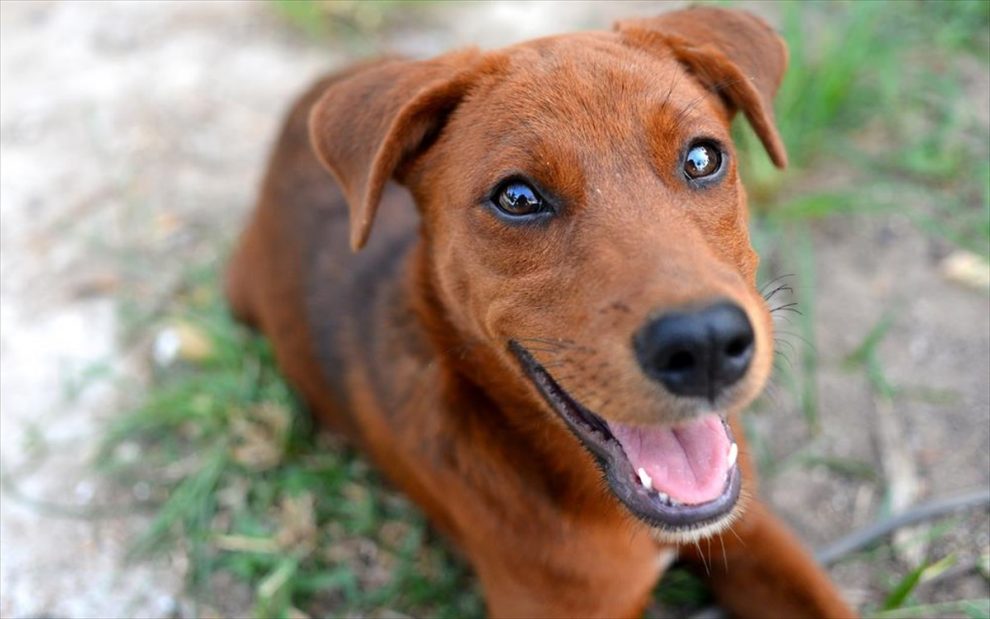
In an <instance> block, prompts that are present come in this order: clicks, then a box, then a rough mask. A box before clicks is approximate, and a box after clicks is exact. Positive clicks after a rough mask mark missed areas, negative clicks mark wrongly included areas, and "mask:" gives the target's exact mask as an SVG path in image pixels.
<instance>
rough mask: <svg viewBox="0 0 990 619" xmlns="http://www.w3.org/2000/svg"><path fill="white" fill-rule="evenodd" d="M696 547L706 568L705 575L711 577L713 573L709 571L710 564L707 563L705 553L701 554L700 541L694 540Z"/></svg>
mask: <svg viewBox="0 0 990 619" xmlns="http://www.w3.org/2000/svg"><path fill="white" fill-rule="evenodd" d="M694 547H695V548H697V549H698V556H699V557H701V564H702V565H704V566H705V574H707V575H708V576H711V575H712V573H711V571H709V569H708V562H707V561H705V553H703V552H701V544H699V543H698V540H694Z"/></svg>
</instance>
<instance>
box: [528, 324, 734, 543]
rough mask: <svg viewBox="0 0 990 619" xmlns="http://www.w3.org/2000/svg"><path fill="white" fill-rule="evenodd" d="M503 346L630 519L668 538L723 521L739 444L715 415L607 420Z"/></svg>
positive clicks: (535, 364) (531, 359)
mask: <svg viewBox="0 0 990 619" xmlns="http://www.w3.org/2000/svg"><path fill="white" fill-rule="evenodd" d="M509 349H510V350H511V351H512V352H513V353H514V354H515V355H516V357H517V358H518V359H519V361H520V363H521V364H522V367H523V370H524V371H525V373H526V375H527V376H529V378H530V380H532V381H533V383H534V384H535V385H536V387H537V389H538V390H539V392H540V393H541V394H542V395H543V398H544V399H545V400H546V401H547V402H548V403H549V404H550V407H551V408H553V409H554V411H556V412H557V414H558V415H559V416H560V417H561V419H563V420H564V422H565V423H566V424H567V427H568V428H570V430H571V432H573V433H574V435H575V436H577V438H578V439H579V440H580V442H581V443H582V444H583V445H584V446H585V448H587V449H588V451H590V452H591V454H592V455H593V456H594V457H595V459H596V460H597V461H598V464H599V466H600V467H601V468H602V470H603V472H604V473H605V477H606V480H607V481H608V484H609V487H610V488H611V489H612V492H613V493H614V494H615V496H616V497H617V498H618V499H619V500H620V501H622V503H623V504H624V505H625V506H626V507H627V508H628V509H629V511H630V512H632V513H633V514H634V515H635V516H637V517H638V518H640V519H641V520H643V521H645V522H646V523H647V524H650V525H652V526H654V527H657V528H659V529H661V530H663V531H665V532H668V533H673V534H677V533H683V532H695V533H698V532H701V533H703V532H704V531H705V530H708V529H710V528H713V527H715V528H717V527H718V526H719V525H721V524H722V523H724V522H728V521H729V519H730V518H731V517H732V510H733V508H734V507H735V505H736V503H737V502H738V500H739V488H740V474H739V468H738V466H737V464H736V458H737V456H738V447H737V446H736V443H735V442H734V441H733V440H732V433H731V431H730V429H729V426H728V424H726V423H725V421H724V420H723V419H722V418H721V417H719V416H718V415H716V414H708V415H704V416H701V417H698V418H696V419H694V420H692V421H690V422H688V423H684V424H679V425H677V426H646V425H637V426H633V425H626V424H620V423H617V422H612V421H606V420H605V419H602V418H601V417H599V416H598V415H596V414H595V413H593V412H591V411H590V410H588V409H587V408H585V407H584V406H582V405H581V404H580V403H579V402H577V401H576V400H574V398H572V397H571V396H570V395H568V393H567V392H566V391H565V390H564V389H563V388H562V387H561V386H560V385H559V384H557V382H556V381H555V380H554V379H553V377H552V376H551V375H550V373H549V372H547V371H546V369H544V368H543V366H542V365H540V363H539V362H537V361H536V359H535V358H534V357H533V356H532V355H531V354H530V353H529V351H527V350H526V349H525V348H524V347H523V346H522V345H520V344H519V343H518V342H516V341H510V342H509Z"/></svg>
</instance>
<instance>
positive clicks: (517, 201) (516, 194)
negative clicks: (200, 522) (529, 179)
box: [493, 181, 546, 217]
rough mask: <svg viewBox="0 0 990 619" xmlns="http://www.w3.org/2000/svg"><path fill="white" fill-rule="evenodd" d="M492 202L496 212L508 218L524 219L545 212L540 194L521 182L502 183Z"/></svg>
mask: <svg viewBox="0 0 990 619" xmlns="http://www.w3.org/2000/svg"><path fill="white" fill-rule="evenodd" d="M493 201H494V202H495V206H496V207H498V210H500V211H501V212H502V213H504V214H506V215H508V216H510V217H525V216H526V215H535V214H536V213H541V212H543V211H545V210H546V202H545V201H544V200H543V198H542V197H541V196H540V194H539V193H537V192H536V190H535V189H533V188H532V187H530V186H529V185H527V184H526V183H524V182H522V181H509V182H507V183H503V184H502V185H501V186H500V187H499V188H498V190H497V191H496V192H495V196H494V200H493Z"/></svg>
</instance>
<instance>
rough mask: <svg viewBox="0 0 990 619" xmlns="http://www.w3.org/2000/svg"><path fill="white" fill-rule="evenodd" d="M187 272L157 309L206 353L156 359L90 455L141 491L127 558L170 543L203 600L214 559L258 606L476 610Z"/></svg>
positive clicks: (443, 556)
mask: <svg viewBox="0 0 990 619" xmlns="http://www.w3.org/2000/svg"><path fill="white" fill-rule="evenodd" d="M194 279H200V280H202V281H201V283H199V284H198V285H194V286H191V287H190V290H189V292H188V293H187V294H185V295H183V297H181V298H180V299H178V301H177V303H176V304H175V306H174V307H173V308H172V309H171V310H170V311H168V312H166V314H167V315H166V317H165V318H164V319H163V321H164V323H166V324H171V325H176V324H181V325H183V326H184V328H186V329H191V330H195V331H196V332H197V333H200V334H201V335H202V336H204V337H205V339H206V341H208V342H209V349H210V353H209V355H208V356H206V357H205V358H202V359H199V360H197V361H190V362H179V363H177V364H176V365H174V366H172V367H169V368H168V369H166V370H163V371H160V372H159V374H158V375H157V376H156V377H155V383H154V386H153V387H152V389H151V390H150V391H149V393H148V395H147V398H146V400H145V401H144V402H143V403H142V404H141V405H140V406H139V407H137V408H136V409H135V410H134V411H131V412H130V413H129V414H127V415H124V416H122V417H120V418H119V419H118V420H117V421H116V422H115V423H114V424H113V425H112V426H111V427H110V428H109V429H108V431H107V436H106V441H105V444H104V446H103V450H102V455H101V457H100V459H99V467H100V470H101V471H102V472H103V474H105V475H109V476H111V477H113V478H115V479H117V480H118V481H119V482H120V483H121V484H124V485H128V486H133V485H134V484H136V483H142V484H145V486H146V487H147V488H148V491H147V494H149V495H150V496H151V498H152V501H153V502H155V517H154V519H153V521H152V522H151V525H150V526H149V527H148V529H147V530H146V531H145V532H144V534H143V535H142V536H141V537H140V538H139V539H137V540H136V541H135V544H134V549H133V556H134V558H138V557H143V556H148V555H154V554H155V553H158V552H161V551H164V550H167V549H174V548H176V547H178V548H183V549H184V550H185V552H186V554H187V555H188V558H189V565H190V570H189V579H190V585H191V588H192V590H193V591H194V592H195V593H196V594H197V599H199V600H201V601H203V602H204V603H205V604H207V605H211V604H212V603H213V602H212V600H215V599H216V598H215V592H213V591H211V587H210V582H211V579H212V578H213V575H214V574H215V573H217V572H226V573H228V574H229V575H232V576H233V577H234V578H235V579H236V580H238V581H240V582H243V583H245V584H246V585H247V586H249V587H250V588H251V589H252V591H253V597H254V599H255V613H256V614H257V615H258V616H265V617H268V616H289V615H290V614H291V612H292V610H293V609H302V610H304V611H305V612H309V613H315V614H319V615H340V614H345V613H357V614H362V615H364V614H368V613H372V612H378V611H384V610H386V609H387V610H394V611H400V612H403V613H406V614H412V615H419V616H438V617H465V616H480V615H481V614H482V608H481V602H480V598H479V597H478V594H477V592H476V590H475V587H474V584H473V580H472V579H471V577H470V576H469V575H468V573H467V571H466V569H465V568H464V566H463V564H462V563H461V562H460V561H459V560H457V559H455V558H454V557H453V555H452V554H451V553H450V552H449V551H448V550H447V548H446V546H445V545H444V544H443V543H441V542H440V541H438V540H435V539H432V538H431V535H430V533H429V532H428V529H427V528H426V524H425V522H424V520H423V518H422V516H421V515H420V514H419V512H418V511H417V510H416V509H415V508H414V507H413V506H411V505H410V504H409V503H408V501H406V500H405V499H404V498H402V497H401V496H399V495H397V494H396V493H394V492H392V491H391V490H389V489H388V488H387V487H386V486H385V484H383V483H382V480H381V479H380V478H379V477H378V476H377V475H376V474H375V473H374V471H372V470H371V469H370V468H369V467H368V466H367V465H366V464H365V462H364V461H363V460H362V459H361V458H360V457H359V456H357V455H356V454H354V453H353V452H352V451H351V450H349V449H347V448H346V447H345V446H343V445H338V444H335V443H332V442H328V439H327V437H321V436H317V435H315V434H314V432H313V431H312V430H313V429H312V427H311V425H310V423H309V421H308V418H307V416H306V415H305V413H304V412H303V411H302V410H301V407H300V406H299V404H298V402H296V401H295V400H294V398H293V397H292V395H291V393H290V391H289V389H288V387H287V386H286V384H285V383H284V382H283V380H282V379H281V377H280V376H279V374H278V372H277V369H276V367H275V364H274V360H273V358H272V353H271V349H270V347H269V346H268V344H267V343H266V342H265V341H264V340H263V339H262V338H261V337H259V336H257V335H255V334H253V333H250V332H248V331H247V330H246V329H244V328H243V327H241V326H239V325H237V324H235V323H234V322H233V320H232V319H231V318H230V317H229V314H228V312H227V309H226V307H225V306H224V305H223V303H222V302H221V301H220V299H219V298H218V295H217V286H216V285H214V284H213V281H214V279H215V278H214V277H212V273H211V272H210V271H209V270H205V271H200V272H199V273H198V274H197V275H196V276H195V277H194ZM135 454H140V457H139V458H136V457H135Z"/></svg>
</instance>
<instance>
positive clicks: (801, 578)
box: [227, 9, 853, 617]
mask: <svg viewBox="0 0 990 619" xmlns="http://www.w3.org/2000/svg"><path fill="white" fill-rule="evenodd" d="M785 65H786V50H785V48H784V46H783V44H782V43H781V41H780V39H779V38H778V37H777V36H776V34H774V33H773V31H772V30H770V29H769V28H768V27H767V26H766V25H765V24H764V23H763V22H761V21H760V20H758V19H757V18H754V17H752V16H749V15H746V14H744V13H739V12H734V11H727V10H722V9H690V10H685V11H678V12H674V13H668V14H665V15H661V16H660V17H657V18H653V19H643V20H632V21H629V22H623V23H620V24H618V25H617V26H616V29H615V30H614V31H613V32H598V33H583V34H575V35H568V36H560V37H552V38H546V39H540V40H536V41H531V42H528V43H523V44H520V45H516V46H513V47H509V48H505V49H502V50H497V51H493V52H488V53H481V52H478V51H475V50H468V51H463V52H456V53H451V54H447V55H444V56H440V57H438V58H436V59H433V60H427V61H418V62H417V61H409V60H403V59H387V60H381V61H376V62H371V63H367V64H364V65H359V66H357V67H354V68H352V69H350V70H347V71H344V72H342V73H338V74H335V75H332V76H329V77H327V78H324V79H323V80H321V81H320V82H318V83H317V84H316V85H315V86H314V87H312V88H311V89H310V90H309V91H308V92H307V93H306V94H305V95H304V96H303V97H302V98H301V99H300V100H299V101H298V102H297V103H296V105H295V106H294V107H293V109H292V111H291V113H290V115H289V118H288V120H287V123H286V125H285V128H284V130H283V133H282V135H281V137H280V139H279V141H278V144H277V145H276V147H275V149H274V152H273V155H272V158H271V161H270V166H269V169H268V173H267V175H266V177H265V180H264V184H263V187H262V190H261V195H260V198H259V202H258V207H257V209H256V211H255V213H254V216H253V219H252V221H251V223H250V225H249V226H248V229H247V231H246V232H245V234H244V236H243V238H242V240H241V243H240V246H239V248H238V250H237V252H236V254H235V256H234V258H233V261H232V263H231V266H230V269H229V272H228V277H227V295H228V298H229V300H230V304H231V306H232V308H233V311H234V312H235V314H236V315H237V316H238V317H239V318H241V319H242V320H244V321H246V322H248V323H250V324H252V325H255V326H257V327H258V328H259V329H260V330H262V331H263V332H264V333H266V334H267V335H268V337H269V338H270V339H271V340H272V342H273V344H274V347H275V352H276V356H277V359H278V363H279V365H280V367H281V369H282V371H283V372H284V374H285V375H286V377H287V378H288V380H289V381H290V382H291V383H292V384H293V385H294V386H295V387H296V388H297V389H298V390H299V392H300V393H301V394H302V396H303V397H304V398H305V400H306V401H307V403H308V404H309V405H310V406H311V408H312V410H313V411H314V413H315V414H316V416H317V417H318V418H319V419H320V420H321V421H322V422H323V423H324V424H325V425H326V426H327V427H329V428H331V429H333V430H335V431H338V432H341V433H343V434H345V435H346V436H348V437H350V438H351V439H352V440H353V441H355V442H356V443H357V444H358V445H359V446H360V447H361V448H362V449H364V450H365V451H366V452H367V453H368V455H369V456H370V457H371V458H372V459H373V460H374V462H375V463H376V464H377V465H378V466H379V467H380V468H381V469H382V470H383V471H384V472H385V473H386V474H387V475H388V477H389V478H390V479H391V480H392V481H393V482H394V483H395V484H396V485H398V486H399V487H400V488H402V489H403V490H404V491H406V492H407V493H408V494H409V495H410V496H411V497H412V498H413V499H414V500H416V501H417V502H418V503H419V504H420V505H421V506H422V508H423V509H424V510H425V511H426V512H427V514H428V515H429V516H430V518H431V519H432V520H433V522H434V523H435V524H436V526H437V527H439V528H440V529H441V530H442V531H443V532H445V533H446V534H447V535H449V536H450V537H451V538H452V539H453V540H454V542H455V543H456V544H457V545H458V546H459V547H460V548H461V549H462V551H463V552H464V553H465V555H466V556H467V558H468V560H469V561H470V562H471V564H472V566H473V567H474V569H475V571H476V572H477V574H478V577H479V579H480V581H481V584H482V587H483V589H484V594H485V598H486V601H487V604H488V608H489V612H490V613H491V614H492V615H493V616H504V617H509V616H513V617H566V616H581V617H592V616H600V617H623V616H625V617H631V616H636V615H638V614H640V613H641V612H642V610H643V608H644V606H645V604H646V602H647V600H648V597H649V594H650V591H651V590H652V588H653V586H654V585H655V583H656V582H657V579H658V578H659V577H660V576H661V575H662V572H663V570H664V569H665V568H666V565H665V564H664V562H663V561H662V560H661V557H663V556H669V553H667V554H666V555H665V554H664V552H663V551H664V550H665V549H676V546H674V545H673V544H670V543H666V542H658V541H655V540H654V536H653V534H652V533H653V532H652V531H651V530H650V527H648V526H647V525H646V524H644V523H642V522H640V521H639V520H637V519H635V518H633V517H632V516H631V515H630V514H629V513H628V511H627V510H626V509H625V508H624V507H623V506H622V505H621V504H620V503H619V502H618V500H617V499H616V498H615V497H614V496H613V495H612V494H611V493H610V491H609V490H608V488H607V487H606V486H605V485H604V484H603V483H602V481H601V473H600V472H599V470H598V469H597V467H596V465H595V462H594V461H593V459H592V458H591V457H590V456H589V455H588V454H587V453H586V452H585V450H584V449H583V448H582V446H581V445H580V443H579V442H578V441H577V440H576V439H575V438H574V437H573V436H572V435H571V434H570V433H569V431H568V430H567V428H566V427H565V426H564V424H563V423H562V422H561V421H560V419H559V418H558V417H557V416H556V415H555V413H554V412H553V411H552V410H550V409H549V408H548V406H547V404H546V403H545V402H544V401H543V400H542V399H541V397H540V396H539V394H538V393H537V392H536V391H535V389H534V387H533V385H532V383H531V382H530V381H528V380H527V379H526V377H525V376H524V374H523V372H522V370H521V369H520V366H519V363H518V361H517V360H516V359H515V358H514V357H513V356H512V355H511V354H510V352H509V350H508V348H507V343H508V341H509V340H510V339H518V340H521V341H531V342H537V341H542V342H550V344H549V345H545V346H538V345H535V344H534V346H533V349H534V351H536V352H535V353H534V354H535V355H536V356H537V358H538V359H539V361H540V362H541V363H544V364H546V366H547V367H552V368H553V373H554V374H555V376H556V377H557V379H558V381H559V382H560V384H561V385H562V386H563V387H565V388H566V389H568V391H569V392H570V393H572V394H573V395H574V396H575V398H576V399H577V400H578V401H581V402H582V403H584V404H586V405H587V406H588V407H589V408H590V409H592V410H594V411H596V412H597V413H599V414H601V415H602V416H603V417H605V418H607V419H614V420H618V421H623V422H641V423H664V422H666V423H672V422H676V421H679V420H681V419H683V418H685V417H686V416H689V415H691V414H692V411H691V410H689V409H688V408H685V406H683V405H682V404H679V403H678V402H676V401H675V400H674V399H673V398H671V397H670V395H669V394H667V393H665V392H664V391H663V390H662V389H659V388H658V387H657V385H656V383H655V382H653V381H650V380H648V379H647V378H646V377H645V376H644V375H643V373H642V372H641V371H639V370H638V368H637V366H636V363H635V359H634V358H633V355H632V352H631V347H630V337H631V334H632V333H633V332H634V331H635V329H636V328H637V326H638V325H639V324H640V323H642V321H643V320H645V319H646V318H647V317H649V316H652V315H656V314H658V313H660V312H663V311H665V310H666V309H669V308H674V307H682V306H684V305H690V304H696V303H699V302H703V301H708V300H711V299H716V298H728V299H731V300H733V301H734V302H735V303H737V304H738V305H739V306H741V307H743V308H744V309H745V312H746V314H747V315H748V317H749V319H750V320H751V321H752V323H753V325H754V328H755V331H756V350H757V354H756V357H755V359H754V361H753V365H752V368H751V369H750V370H749V372H748V373H747V375H746V377H745V379H743V380H742V381H741V382H740V383H739V384H738V386H737V387H735V388H734V389H733V390H732V392H731V393H730V394H729V396H727V397H726V398H725V399H724V401H723V402H721V403H722V404H723V405H724V407H725V409H726V410H727V411H728V412H729V413H730V419H731V420H732V423H733V425H734V426H736V431H735V436H736V440H737V442H739V444H740V449H741V456H740V460H741V467H742V470H743V475H744V482H743V483H744V492H745V493H746V494H747V495H748V496H749V497H755V477H754V471H753V467H752V465H751V463H750V462H749V459H748V458H747V457H746V449H745V445H744V442H743V433H742V431H741V429H740V428H738V427H737V421H736V419H737V413H738V411H739V410H740V409H741V408H743V407H744V406H745V405H746V404H747V403H749V402H750V401H751V400H752V399H753V398H754V397H755V396H756V395H757V394H758V392H759V391H760V390H761V389H762V387H763V385H764V383H765V382H766V379H767V376H768V375H769V373H770V367H771V358H772V341H773V337H772V329H773V326H772V323H771V319H770V314H769V312H768V310H767V307H766V305H765V303H764V301H763V299H762V297H761V296H760V295H759V293H758V292H757V291H756V289H755V276H756V267H757V257H756V255H755V253H754V252H753V250H752V248H751V246H750V242H749V238H748V233H747V227H746V221H747V209H746V198H745V193H744V190H743V187H742V185H741V184H740V182H739V179H738V174H737V171H736V164H735V161H736V158H735V156H734V152H733V151H732V145H731V139H730V135H729V125H730V122H731V118H732V116H733V114H734V112H735V111H737V110H740V111H742V112H743V113H744V114H745V115H746V117H747V118H748V119H749V121H750V122H751V124H752V125H753V127H754V128H755V130H756V132H757V134H758V135H759V136H760V138H761V140H762V141H763V143H764V144H765V146H766V147H767V149H768V152H769V153H770V156H771V158H772V159H773V160H774V162H775V163H777V164H778V165H780V166H783V165H784V164H785V162H786V154H785V153H784V149H783V145H782V143H781V140H780V137H779V136H778V135H777V131H776V128H775V126H774V120H773V112H772V106H771V100H772V96H773V93H774V92H775V91H776V88H777V86H778V85H779V83H780V79H781V77H782V74H783V70H784V67H785ZM698 136H703V137H706V138H710V139H715V140H718V141H719V142H720V143H721V144H723V145H724V147H725V148H726V150H727V152H728V158H727V163H726V165H728V166H729V169H728V170H727V172H726V175H725V177H724V179H723V180H722V181H721V182H720V183H718V184H715V185H713V186H710V187H707V188H705V189H698V188H694V187H689V186H687V185H686V184H685V182H684V180H683V178H682V177H680V175H679V174H678V170H679V161H680V160H679V157H680V156H681V148H682V145H683V144H684V143H686V142H687V141H688V140H690V139H692V138H695V137H698ZM314 151H315V152H314ZM327 169H329V170H330V171H331V172H332V174H333V177H335V178H336V182H335V181H334V178H333V177H332V176H331V174H329V173H328V172H327ZM513 174H523V175H525V176H526V177H528V178H530V179H532V181H533V182H534V183H535V184H537V185H538V187H539V188H541V189H542V190H543V191H545V192H546V193H547V194H549V195H552V196H553V197H554V199H555V200H556V201H557V202H558V203H559V204H561V205H565V206H564V207H563V208H562V209H561V212H560V213H559V215H558V217H557V218H556V220H555V221H553V222H552V223H551V224H549V225H545V226H528V227H525V226H524V227H520V226H509V225H506V224H505V223H504V222H501V221H499V219H498V218H497V217H495V216H493V214H492V211H491V209H490V208H486V207H485V205H484V203H485V201H486V200H487V199H488V196H489V195H490V193H491V191H492V188H493V186H495V185H496V184H497V183H498V182H499V180H500V179H502V178H505V177H506V176H509V175H513ZM391 179H395V180H397V181H398V183H399V184H401V185H404V186H405V188H403V187H401V186H400V185H399V184H393V183H392V182H390V180H391ZM377 211H380V212H379V213H377V216H376V212H377ZM376 219H377V225H376V227H375V231H374V235H371V234H370V232H371V226H372V222H373V221H375V220H376ZM362 247H364V249H363V250H362V251H360V252H358V253H356V254H352V253H351V252H350V248H354V249H359V248H362ZM526 338H537V339H532V340H526ZM746 503H747V507H746V509H742V507H739V508H737V512H738V514H737V515H738V520H737V521H736V522H735V524H733V526H732V530H731V532H730V531H725V532H724V534H717V535H715V537H716V538H717V539H714V540H712V543H711V545H710V548H712V549H713V550H712V554H713V555H714V556H712V557H704V559H705V560H711V561H712V562H713V563H714V564H715V565H713V566H709V567H710V570H711V581H712V584H713V587H714V589H715V591H716V593H717V594H718V595H719V597H720V599H721V601H722V602H723V603H724V604H725V605H726V607H727V608H729V609H730V610H731V611H732V612H733V613H734V614H736V615H738V616H746V617H767V616H788V617H797V616H807V617H839V616H851V615H852V614H853V613H852V612H851V611H850V609H849V608H848V607H847V606H846V605H845V604H844V603H843V602H842V601H841V599H840V597H839V595H838V594H837V592H836V591H835V589H834V588H833V586H832V585H831V584H830V583H829V581H828V579H827V578H826V576H825V575H824V574H823V573H822V572H821V570H820V569H819V568H818V567H817V566H815V565H814V563H813V561H812V560H811V559H810V558H809V557H808V555H807V554H806V552H805V551H804V550H803V549H802V548H801V546H800V545H799V543H798V542H797V541H796V540H795V539H794V538H793V536H792V535H791V534H790V533H788V532H787V531H786V529H785V528H784V527H783V526H782V525H781V524H780V523H779V521H778V520H777V519H776V518H775V517H774V516H772V515H771V514H770V513H769V511H768V510H767V509H766V508H765V507H764V506H763V505H762V504H761V503H759V502H758V501H757V500H755V498H751V499H750V500H749V501H748V502H746ZM702 545H703V546H704V547H705V548H706V549H707V548H708V547H709V545H708V542H707V541H705V542H703V544H702ZM723 548H724V553H725V557H724V562H723V559H722V557H721V556H720V555H721V554H722V552H723V551H722V549H723ZM679 551H680V556H681V558H682V559H685V560H688V561H693V562H700V561H701V560H702V559H703V557H701V556H699V554H698V552H699V551H698V550H696V549H695V547H694V546H690V545H688V546H684V547H683V548H680V549H679Z"/></svg>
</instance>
